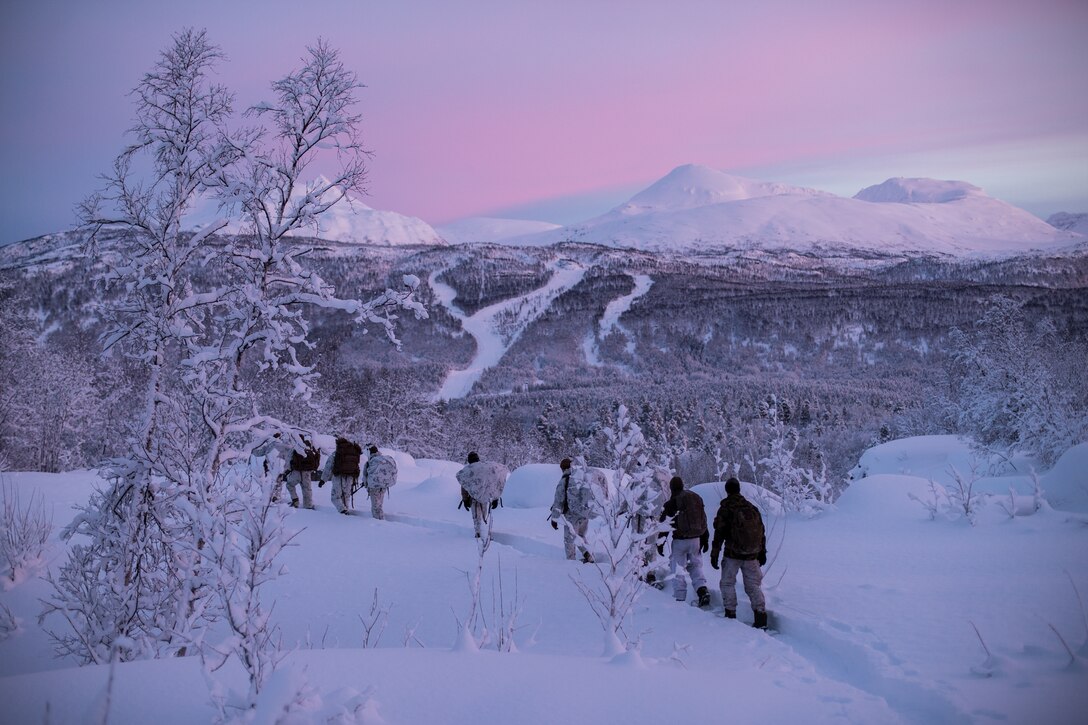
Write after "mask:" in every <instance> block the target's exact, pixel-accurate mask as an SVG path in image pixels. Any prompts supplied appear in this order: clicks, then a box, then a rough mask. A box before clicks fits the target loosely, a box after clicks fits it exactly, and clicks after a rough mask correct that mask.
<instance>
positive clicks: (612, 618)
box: [572, 405, 669, 656]
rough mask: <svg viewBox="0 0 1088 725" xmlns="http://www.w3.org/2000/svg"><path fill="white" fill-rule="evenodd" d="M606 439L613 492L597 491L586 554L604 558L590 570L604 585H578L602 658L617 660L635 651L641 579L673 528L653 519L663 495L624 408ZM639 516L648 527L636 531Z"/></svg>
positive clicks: (581, 581) (581, 582)
mask: <svg viewBox="0 0 1088 725" xmlns="http://www.w3.org/2000/svg"><path fill="white" fill-rule="evenodd" d="M603 434H604V436H605V438H606V439H607V440H608V441H609V444H610V448H611V450H612V453H613V464H614V465H613V468H614V471H615V473H614V477H613V479H612V491H611V494H609V493H608V492H605V491H600V490H597V489H596V488H594V489H593V492H594V500H593V507H594V509H595V510H596V512H597V516H598V518H599V520H600V521H601V526H600V527H599V528H591V529H590V531H589V533H588V534H587V535H586V548H587V549H588V550H590V551H593V552H603V554H604V557H603V559H599V560H597V561H595V562H593V564H592V566H593V570H594V571H595V572H596V573H597V575H598V576H599V577H600V581H599V583H598V582H592V583H591V582H587V581H586V580H585V579H584V578H582V577H579V578H575V579H574V584H575V586H577V587H578V591H580V592H581V593H582V596H583V597H585V599H586V601H587V602H588V603H589V606H590V608H591V609H592V610H593V613H594V614H595V615H597V618H598V619H599V620H600V622H601V626H602V628H603V629H604V655H605V656H617V655H620V654H622V653H623V652H625V651H626V650H628V649H630V648H631V647H632V646H634V647H636V648H637V638H633V637H630V636H628V635H627V633H626V632H625V630H624V626H625V623H626V622H627V620H628V618H629V617H630V614H631V611H632V610H633V608H634V605H635V602H637V601H638V598H639V597H640V596H641V595H642V592H643V591H644V587H643V585H642V579H643V578H644V577H645V575H646V572H647V571H648V570H649V557H648V556H647V554H648V553H649V551H650V547H651V546H654V545H656V543H657V540H658V535H659V534H661V533H663V532H666V531H668V530H669V524H668V523H667V522H660V521H658V520H657V519H655V518H653V517H652V516H651V515H649V514H650V512H652V511H653V510H654V504H655V503H656V502H657V499H658V498H659V497H660V496H661V495H662V494H661V492H660V490H659V489H658V488H657V486H656V484H655V483H654V481H653V471H652V469H651V468H650V467H648V466H644V465H639V461H640V459H644V458H645V456H644V449H645V447H646V440H645V438H644V437H643V435H642V431H641V430H640V429H639V426H638V425H637V424H636V423H635V422H634V420H632V419H631V417H630V416H629V415H628V412H627V408H626V407H625V406H623V405H620V406H619V408H618V410H617V412H616V422H615V425H614V426H611V427H607V428H605V429H604V430H603ZM640 515H641V516H642V520H643V521H644V522H645V523H644V525H643V526H642V527H641V529H642V530H641V531H640V530H639V528H640V527H639V526H637V525H636V519H637V518H638V517H639V516H640ZM572 578H573V577H572Z"/></svg>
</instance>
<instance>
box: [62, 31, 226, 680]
mask: <svg viewBox="0 0 1088 725" xmlns="http://www.w3.org/2000/svg"><path fill="white" fill-rule="evenodd" d="M221 59H222V53H221V51H220V50H219V48H217V47H216V46H214V45H213V44H211V43H210V42H209V40H208V38H207V35H206V33H205V32H203V31H195V30H185V31H183V32H181V33H179V34H177V35H175V36H174V38H173V42H172V44H171V45H170V47H169V48H168V49H167V50H165V51H164V52H163V53H162V54H161V56H160V58H159V61H158V62H157V63H156V65H155V67H154V69H153V70H152V71H151V72H149V73H147V74H146V75H145V76H144V78H143V80H141V81H140V83H139V84H138V85H137V86H136V88H135V90H134V91H133V96H134V98H135V99H136V124H135V125H134V126H133V127H132V128H131V129H130V131H129V133H130V135H131V137H132V138H133V142H132V143H131V144H130V145H129V146H128V147H127V148H125V149H124V151H122V153H121V154H120V155H119V156H118V158H117V160H116V161H115V163H114V167H113V172H112V173H111V174H109V175H107V176H106V177H105V181H106V187H105V190H104V191H103V192H101V193H99V194H96V195H94V196H93V197H91V198H90V199H89V200H88V201H87V202H85V203H84V205H83V208H82V215H83V218H84V222H85V224H86V225H87V228H88V229H89V230H90V234H89V243H90V247H91V252H92V254H94V256H96V257H97V258H98V260H99V262H100V263H101V264H102V266H104V267H105V268H106V272H105V274H104V277H103V281H104V282H105V284H106V285H107V286H108V287H109V288H110V291H111V294H112V295H114V296H113V297H112V299H113V300H115V301H114V302H113V304H111V305H109V306H107V307H106V309H105V315H106V316H107V319H109V321H110V326H109V327H108V329H107V332H106V334H105V336H104V339H103V342H104V344H105V346H106V347H107V349H108V348H112V347H115V346H116V347H120V348H122V349H123V350H124V351H125V352H126V353H127V354H128V355H129V356H131V357H132V358H133V359H135V360H137V361H139V362H140V363H142V364H143V365H144V366H146V368H147V371H148V374H147V383H146V388H145V390H144V391H143V410H142V414H141V417H140V419H139V420H138V421H136V422H135V423H134V425H133V428H132V434H131V436H130V440H129V444H128V452H127V454H126V455H125V456H123V457H120V458H118V459H116V460H114V461H113V462H112V463H111V465H110V466H109V467H108V468H107V471H106V477H107V479H108V485H107V486H106V487H105V488H104V489H103V490H101V491H98V492H96V493H95V494H94V495H93V496H92V497H91V499H90V501H89V502H88V505H87V506H86V507H85V508H84V509H83V511H82V513H81V514H80V515H79V516H78V517H77V518H76V519H75V521H73V522H72V524H70V525H69V526H68V527H67V529H65V532H64V533H65V536H66V537H71V536H73V535H75V534H80V535H82V536H85V537H86V543H83V542H80V543H76V544H73V546H72V547H71V549H70V553H69V557H68V560H67V562H66V563H65V564H64V565H63V566H62V567H61V570H60V573H59V576H58V578H57V579H56V580H54V581H53V584H54V593H53V595H52V597H50V599H49V600H48V601H47V602H46V608H45V611H44V612H43V615H42V616H43V617H45V616H47V615H49V614H50V613H57V614H60V615H61V616H63V617H64V619H65V620H66V621H67V623H68V624H69V626H70V629H71V631H70V632H67V633H64V632H62V633H56V634H54V637H55V639H56V641H57V645H58V652H59V653H61V654H72V655H75V656H77V657H78V658H79V659H80V660H81V661H83V662H96V663H100V662H105V661H108V660H109V659H110V658H111V657H112V656H113V654H114V653H115V652H120V653H121V657H122V659H131V658H138V657H148V656H155V655H161V654H166V653H170V652H176V653H183V652H186V651H187V649H188V647H190V646H191V645H192V644H193V643H198V642H199V641H200V639H201V633H200V630H202V629H203V626H202V622H204V621H205V619H206V618H205V616H204V615H205V608H206V606H207V599H208V597H209V596H210V594H211V588H210V586H211V583H212V582H210V581H208V577H207V572H204V571H202V569H201V566H200V562H199V559H198V557H195V556H194V555H193V553H192V552H191V551H188V550H186V545H185V543H184V542H188V541H192V540H196V539H198V538H199V534H198V532H197V531H196V530H194V528H195V524H196V518H195V517H194V516H193V506H194V505H195V504H196V503H197V502H198V501H199V500H200V498H199V496H197V495H196V492H195V491H194V489H195V488H197V487H201V486H206V485H207V484H208V482H207V481H206V480H201V477H200V461H199V458H200V455H199V450H200V448H201V443H202V441H201V438H200V433H201V429H200V427H199V426H197V425H195V423H196V420H195V419H194V416H193V415H192V413H193V410H192V405H191V404H190V403H191V401H192V399H191V391H190V390H188V389H186V386H185V384H184V383H183V382H182V381H180V380H179V377H180V376H179V375H178V374H177V373H178V371H179V370H180V369H181V367H182V366H183V364H184V361H185V360H186V359H187V358H188V353H189V346H190V344H191V342H192V340H193V339H194V338H195V337H196V336H198V335H199V334H200V331H201V329H202V328H203V325H204V322H205V318H206V315H207V314H208V308H209V307H210V306H211V305H213V304H215V303H216V302H218V301H219V298H220V296H221V292H220V291H219V290H211V291H207V292H201V291H197V290H195V289H194V285H193V277H192V272H193V268H194V265H195V264H197V263H198V262H199V261H200V258H201V256H202V254H204V253H205V250H206V249H207V243H208V239H209V237H210V235H211V234H212V233H214V232H216V231H218V230H219V229H221V228H222V226H223V223H222V222H219V223H216V224H212V225H209V226H208V227H206V228H205V229H204V230H202V231H201V232H199V233H197V234H188V233H185V232H183V230H182V218H183V217H184V215H185V213H186V211H187V210H188V209H189V208H190V206H191V204H192V203H193V201H194V200H195V199H196V197H197V195H198V194H200V193H202V192H204V191H205V190H207V189H208V188H209V187H210V186H212V185H214V183H215V180H216V179H217V178H218V177H219V176H220V175H221V174H222V171H223V168H224V167H225V166H226V165H229V164H230V163H232V162H233V161H234V160H235V159H236V158H237V148H236V146H235V145H234V144H233V143H231V142H230V141H229V139H228V137H227V134H226V131H225V127H226V123H227V121H228V118H229V116H230V113H231V96H230V94H229V93H228V92H227V91H226V89H224V88H223V87H222V86H219V85H216V84H214V83H212V81H211V79H210V76H211V73H212V71H213V69H214V67H215V66H216V64H217V63H218V62H219V61H220V60H221ZM144 157H146V158H147V159H148V161H147V163H149V164H150V167H151V172H150V173H149V174H147V175H146V176H144V175H140V174H138V173H137V172H136V171H135V170H134V168H136V167H138V166H139V165H140V164H142V163H144V162H143V158H144ZM137 161H139V163H137ZM119 641H124V642H125V643H126V647H125V648H124V649H123V650H117V649H116V648H115V647H114V644H115V643H116V642H119Z"/></svg>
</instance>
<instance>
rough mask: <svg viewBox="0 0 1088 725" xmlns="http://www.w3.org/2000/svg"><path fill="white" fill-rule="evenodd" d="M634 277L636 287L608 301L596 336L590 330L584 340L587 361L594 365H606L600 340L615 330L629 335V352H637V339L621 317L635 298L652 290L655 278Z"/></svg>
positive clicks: (583, 345) (637, 275) (627, 347)
mask: <svg viewBox="0 0 1088 725" xmlns="http://www.w3.org/2000/svg"><path fill="white" fill-rule="evenodd" d="M632 279H633V280H634V282H635V287H634V289H632V290H631V291H630V292H629V293H628V294H625V295H623V296H622V297H617V298H616V299H614V300H612V301H611V302H609V303H608V305H607V306H606V307H605V308H604V314H603V315H601V319H600V321H599V322H598V324H597V330H598V332H597V334H596V336H594V334H593V333H592V332H590V333H589V334H588V335H587V336H586V339H585V340H584V341H583V342H582V350H583V352H585V356H586V362H587V363H589V364H590V365H592V366H594V367H602V366H603V365H604V363H603V362H602V361H601V357H600V353H599V341H600V340H603V339H605V338H606V337H608V335H609V334H610V333H611V332H612V331H613V330H619V331H620V332H622V333H623V334H624V335H625V336H626V337H627V345H626V349H627V353H628V354H629V355H633V354H634V352H635V340H634V338H633V337H632V336H631V334H630V333H629V332H628V331H627V329H626V328H624V326H623V325H621V324H620V317H622V316H623V314H624V313H625V312H627V311H628V310H629V309H631V305H633V304H634V302H635V300H637V299H638V298H640V297H643V296H645V295H646V293H647V292H649V291H650V288H651V287H652V286H653V284H654V281H653V278H651V277H650V276H649V275H646V274H636V275H632Z"/></svg>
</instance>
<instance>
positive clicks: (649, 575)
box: [646, 571, 657, 586]
mask: <svg viewBox="0 0 1088 725" xmlns="http://www.w3.org/2000/svg"><path fill="white" fill-rule="evenodd" d="M656 581H657V576H656V575H655V574H654V573H653V572H652V571H651V572H647V573H646V583H647V584H649V585H650V586H653V585H654V582H656Z"/></svg>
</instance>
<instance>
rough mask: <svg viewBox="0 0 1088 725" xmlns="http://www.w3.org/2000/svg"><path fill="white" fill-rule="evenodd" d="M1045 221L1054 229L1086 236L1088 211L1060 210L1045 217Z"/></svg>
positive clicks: (1087, 232)
mask: <svg viewBox="0 0 1088 725" xmlns="http://www.w3.org/2000/svg"><path fill="white" fill-rule="evenodd" d="M1046 223H1047V224H1049V225H1050V226H1052V227H1054V228H1055V229H1061V230H1062V231H1066V232H1074V233H1076V234H1083V235H1084V236H1088V213H1085V212H1080V213H1079V214H1070V213H1068V212H1064V211H1060V212H1058V213H1057V214H1051V215H1050V216H1049V217H1047V220H1046Z"/></svg>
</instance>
